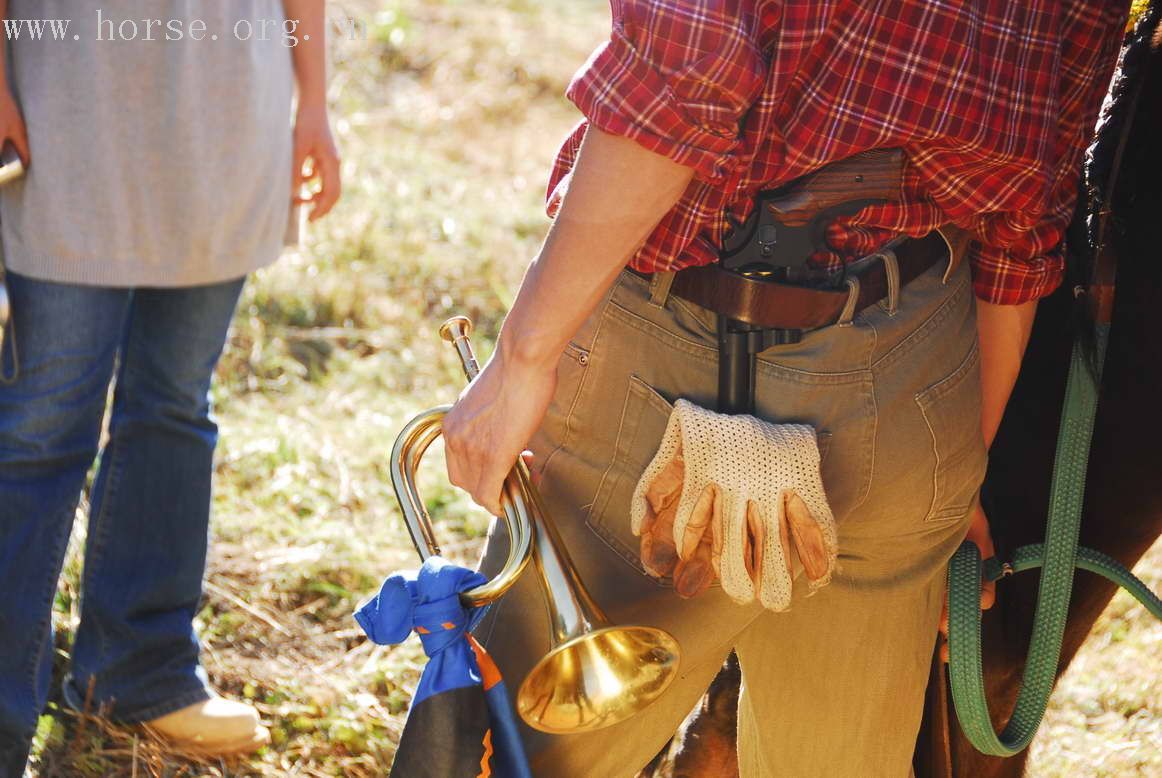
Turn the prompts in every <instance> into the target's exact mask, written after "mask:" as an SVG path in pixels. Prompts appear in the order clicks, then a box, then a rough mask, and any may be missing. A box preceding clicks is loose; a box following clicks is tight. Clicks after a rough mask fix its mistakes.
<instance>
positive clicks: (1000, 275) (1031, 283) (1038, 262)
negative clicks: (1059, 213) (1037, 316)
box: [968, 242, 1065, 305]
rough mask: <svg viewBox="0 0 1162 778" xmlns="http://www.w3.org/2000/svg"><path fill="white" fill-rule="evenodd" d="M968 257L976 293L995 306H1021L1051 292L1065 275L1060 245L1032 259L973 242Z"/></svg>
mask: <svg viewBox="0 0 1162 778" xmlns="http://www.w3.org/2000/svg"><path fill="white" fill-rule="evenodd" d="M968 260H969V262H970V263H971V266H972V284H973V291H974V292H975V293H976V296H977V297H978V298H979V299H981V300H984V301H985V302H986V303H993V304H994V305H1020V304H1022V303H1027V302H1030V301H1032V300H1039V299H1040V298H1042V297H1045V296H1047V295H1049V294H1051V293H1052V292H1053V291H1054V290H1056V289H1057V287H1059V286H1060V285H1061V282H1062V280H1064V278H1065V257H1064V254H1063V252H1062V250H1061V249H1060V248H1057V249H1055V250H1053V251H1051V252H1049V253H1047V254H1043V255H1041V256H1038V257H1033V258H1032V259H1014V258H1013V257H1011V256H1010V255H1009V252H1007V251H1005V250H1004V249H996V248H992V247H989V246H985V245H983V244H981V243H979V242H974V243H973V244H972V249H971V250H970V251H969V254H968Z"/></svg>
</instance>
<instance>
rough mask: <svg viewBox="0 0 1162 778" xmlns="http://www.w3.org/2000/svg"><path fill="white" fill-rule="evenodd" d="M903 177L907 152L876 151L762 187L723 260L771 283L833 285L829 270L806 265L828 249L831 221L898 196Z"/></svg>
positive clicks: (724, 248) (735, 225)
mask: <svg viewBox="0 0 1162 778" xmlns="http://www.w3.org/2000/svg"><path fill="white" fill-rule="evenodd" d="M903 177H904V152H903V150H902V149H876V150H874V151H865V152H863V153H861V154H855V155H854V156H851V157H848V158H846V159H842V160H839V161H838V162H833V163H831V164H830V165H826V166H824V167H822V168H819V169H818V170H816V171H814V172H812V173H808V174H807V175H805V176H801V177H800V178H797V179H795V180H794V181H791V182H789V183H788V184H786V185H784V186H781V187H778V188H777V189H765V190H762V191H760V192H759V193H758V194H756V195H755V198H754V208H752V209H751V213H750V215H749V216H748V217H747V219H746V221H744V222H742V223H732V225H731V229H730V230H728V232H727V234H726V238H725V240H724V242H723V246H722V248H721V249H720V251H719V253H718V258H719V263H720V264H721V266H722V267H724V268H725V269H727V270H732V271H735V272H738V273H743V274H745V275H748V276H752V277H759V278H765V279H768V280H772V281H785V282H788V283H800V284H817V283H829V282H831V281H832V280H833V279H832V278H831V276H830V274H828V273H826V272H825V271H821V270H816V269H813V268H811V267H809V266H808V265H807V260H808V258H810V256H811V255H812V254H814V253H815V252H816V251H826V250H828V246H827V240H826V232H827V225H828V224H830V223H831V222H832V221H834V220H835V219H837V218H839V217H842V216H850V215H852V214H854V213H856V212H857V211H859V210H860V209H861V208H864V207H866V206H868V205H875V204H876V203H883V202H889V201H894V200H897V199H898V198H899V196H900V186H901V184H902V182H903Z"/></svg>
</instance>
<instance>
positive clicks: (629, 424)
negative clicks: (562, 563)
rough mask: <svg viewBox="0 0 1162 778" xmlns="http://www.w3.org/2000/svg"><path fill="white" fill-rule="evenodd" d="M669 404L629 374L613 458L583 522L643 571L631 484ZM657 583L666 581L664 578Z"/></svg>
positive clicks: (656, 440) (654, 444) (657, 438)
mask: <svg viewBox="0 0 1162 778" xmlns="http://www.w3.org/2000/svg"><path fill="white" fill-rule="evenodd" d="M672 409H673V406H672V405H671V404H670V402H669V401H668V400H666V398H664V397H662V395H661V394H659V393H658V392H657V391H656V390H655V389H653V388H652V387H650V386H649V385H648V384H646V382H645V381H642V380H641V379H640V378H638V377H637V376H636V375H635V376H630V379H629V390H628V391H627V392H626V396H625V402H624V403H623V404H622V408H621V420H620V422H619V424H618V429H617V442H616V444H615V445H614V451H613V459H612V460H611V461H610V463H609V467H607V468H606V470H605V473H604V474H603V475H602V477H601V483H600V485H599V486H598V487H597V494H596V496H595V497H594V500H593V505H592V506H591V507H590V509H589V513H588V515H587V517H586V523H587V524H588V525H589V527H590V529H592V530H593V531H594V532H595V533H597V535H598V536H599V537H600V538H601V539H602V540H604V541H605V543H606V544H607V545H609V547H610V548H612V549H613V550H614V551H616V552H617V553H618V555H619V556H621V557H622V559H624V560H625V561H626V563H628V564H629V565H630V566H631V567H633V568H635V569H636V570H638V571H639V572H640V573H641V574H642V575H646V574H647V573H646V571H645V568H643V567H642V564H641V560H640V559H639V557H638V549H639V545H640V544H639V542H638V539H637V538H636V537H635V536H634V534H633V531H632V530H631V529H630V520H629V512H630V511H629V509H630V502H631V500H632V498H633V490H634V487H636V486H637V482H638V479H639V478H641V475H642V473H643V472H644V471H645V469H646V465H648V464H649V463H650V460H651V459H653V457H654V454H655V453H656V452H657V450H658V444H660V443H661V442H662V435H663V434H665V431H666V424H667V422H668V421H669V419H670V411H671V410H672ZM663 583H666V584H668V580H667V581H664V582H663Z"/></svg>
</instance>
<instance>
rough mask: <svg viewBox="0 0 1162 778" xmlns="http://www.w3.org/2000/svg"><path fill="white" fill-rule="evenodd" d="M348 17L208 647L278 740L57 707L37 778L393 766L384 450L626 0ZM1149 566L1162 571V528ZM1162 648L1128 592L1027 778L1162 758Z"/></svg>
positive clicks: (475, 548) (63, 616) (481, 321)
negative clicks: (580, 75) (168, 742)
mask: <svg viewBox="0 0 1162 778" xmlns="http://www.w3.org/2000/svg"><path fill="white" fill-rule="evenodd" d="M330 12H331V13H332V14H334V15H351V16H355V17H358V18H360V19H363V20H365V21H366V22H367V25H368V38H367V40H366V41H362V40H357V41H349V40H336V41H334V43H333V46H332V49H333V51H332V54H333V62H334V73H333V78H332V86H331V94H330V98H331V102H332V105H333V109H334V114H333V116H334V120H335V124H336V130H337V134H338V139H339V142H340V144H341V147H342V151H343V154H344V168H343V172H344V180H345V195H344V199H343V201H342V203H341V204H340V206H339V207H338V209H337V210H336V211H335V213H334V214H333V215H332V216H331V217H330V218H329V219H328V220H326V221H325V222H324V223H322V224H320V225H319V226H318V227H317V228H313V229H312V230H311V231H310V233H309V235H308V238H307V241H306V244H305V247H304V248H303V250H301V251H300V252H298V253H296V254H294V255H290V256H287V257H284V258H283V259H282V261H281V262H279V263H278V264H277V265H274V266H272V267H270V268H268V269H266V270H263V271H261V272H260V273H258V274H257V275H256V276H255V277H254V279H253V281H252V282H251V283H250V284H249V286H248V288H247V291H246V293H245V297H244V300H243V302H242V305H241V307H240V309H239V312H238V315H237V318H236V320H235V322H234V327H233V330H232V332H231V335H230V342H229V345H228V348H227V351H226V354H225V357H224V358H223V360H222V364H221V367H220V370H219V376H218V378H219V380H218V384H217V387H216V389H215V402H216V407H217V413H218V416H219V420H220V424H221V427H222V442H221V445H220V448H219V456H218V464H217V473H216V476H217V489H216V495H215V504H214V513H215V519H214V541H213V547H212V555H211V556H212V559H211V568H210V572H209V585H208V587H207V592H206V598H205V602H204V605H203V608H202V610H201V612H200V614H199V615H198V627H199V630H200V634H201V636H202V645H203V658H204V662H205V666H206V669H207V670H208V672H209V674H210V676H211V678H212V680H213V682H214V684H215V686H216V687H217V688H218V689H220V690H222V691H223V692H224V693H226V694H229V695H233V696H236V697H238V698H244V699H247V700H249V701H252V702H253V703H254V704H255V705H256V706H257V707H258V708H259V710H260V711H261V713H262V715H263V718H264V720H265V721H266V722H268V724H269V725H270V726H271V729H272V733H273V743H272V745H271V746H270V747H269V748H267V749H265V750H264V751H263V752H261V753H259V754H257V755H255V756H254V757H252V758H248V759H244V760H241V761H236V762H234V763H231V764H226V763H221V762H205V761H199V760H197V759H191V758H189V757H188V756H186V755H182V754H176V753H172V752H169V751H167V750H165V749H164V748H162V747H160V746H159V745H157V744H156V743H155V742H154V741H152V740H151V739H150V738H148V737H147V736H146V735H144V734H143V733H140V732H138V731H136V730H131V729H125V728H118V727H112V726H109V725H107V724H105V723H103V722H101V721H100V720H99V719H96V718H94V717H92V716H78V715H74V714H71V713H69V712H67V711H65V710H63V709H62V708H61V707H60V706H59V704H58V703H57V702H54V703H53V704H52V706H51V707H50V709H49V711H48V712H47V713H46V715H45V716H44V717H43V718H42V720H41V727H40V731H39V734H38V738H37V749H36V750H37V761H36V765H37V766H36V770H37V772H38V773H39V775H42V776H67V777H68V778H73V777H74V776H92V777H96V776H102V777H104V776H147V775H152V776H166V777H167V778H171V777H172V778H176V777H177V776H227V775H229V776H350V777H351V778H360V777H361V776H379V775H383V774H385V773H386V771H387V768H388V766H389V765H390V763H391V758H392V754H393V752H394V749H395V744H396V743H397V742H398V739H399V734H400V731H401V728H402V725H403V720H404V716H405V714H406V711H407V705H408V701H409V699H410V696H411V692H412V690H413V689H414V687H415V684H416V680H417V678H418V675H419V671H420V669H421V666H422V653H421V652H420V650H419V647H418V644H417V643H416V641H415V640H414V639H413V640H410V641H408V642H407V643H404V644H403V645H401V646H398V647H395V648H381V647H376V646H374V645H373V644H371V643H369V642H368V641H366V640H365V639H364V638H363V637H362V635H361V633H360V632H359V630H358V628H357V627H356V625H355V622H354V621H353V620H352V618H351V613H352V611H353V610H354V608H355V606H356V604H357V603H358V601H359V600H360V599H362V598H363V597H365V596H367V595H368V594H370V593H371V592H373V591H374V590H375V589H376V588H377V586H378V584H379V582H380V580H381V579H382V577H383V576H384V575H386V574H387V573H390V572H392V571H394V570H397V569H400V568H403V567H406V566H411V565H414V551H413V550H412V548H411V544H410V541H409V540H408V538H407V537H406V535H405V534H404V532H403V530H402V526H401V522H400V517H399V514H398V511H397V509H396V505H395V498H394V496H393V494H392V492H391V488H390V485H389V479H388V477H387V468H386V460H387V456H388V453H389V450H390V447H391V444H392V442H393V440H394V438H395V435H396V433H397V432H398V430H399V429H400V427H402V426H403V424H404V422H405V421H406V420H407V419H408V418H409V417H410V416H411V415H412V414H413V413H415V412H416V411H418V410H420V409H422V408H426V407H429V406H431V405H435V404H439V403H444V402H450V401H451V400H452V399H454V398H455V396H456V393H457V392H458V391H459V388H460V386H461V384H462V379H461V377H460V374H459V369H458V367H457V366H456V364H455V362H454V359H453V357H452V355H451V354H450V353H449V352H448V351H447V347H446V346H445V345H444V344H443V343H441V342H440V340H439V339H438V338H437V337H436V328H437V327H438V325H439V323H440V322H441V321H442V320H443V319H444V318H446V317H447V316H449V315H451V314H453V313H466V314H468V315H469V316H471V317H472V318H473V320H474V321H475V322H476V325H477V333H476V335H475V340H476V344H477V348H478V350H479V351H481V352H482V353H483V354H487V352H488V351H489V350H490V349H491V345H492V342H493V340H494V338H495V334H496V329H497V326H498V324H499V322H500V319H501V317H502V315H503V312H504V311H505V310H506V308H507V306H508V305H509V303H510V302H511V298H512V294H513V292H514V290H515V288H516V286H517V284H518V283H519V280H520V276H521V273H522V271H523V267H524V265H525V263H526V261H527V260H528V258H529V257H530V256H531V255H532V254H533V252H534V251H535V249H536V247H537V245H538V243H539V241H540V239H541V237H542V235H543V233H544V230H545V228H546V226H547V221H546V219H545V217H544V214H543V206H542V202H543V192H544V186H545V182H546V179H547V170H548V165H549V162H550V160H551V159H552V155H553V153H554V151H555V148H556V145H557V143H558V142H559V141H560V139H561V138H562V137H563V136H564V135H565V133H566V132H567V131H568V129H569V128H570V127H571V125H572V124H573V122H574V121H575V120H576V118H577V114H576V111H575V109H573V108H572V107H571V106H570V105H569V104H568V103H567V102H566V101H565V100H564V98H563V97H562V93H563V91H564V87H565V85H566V84H567V83H568V79H569V77H570V76H571V74H572V73H573V71H574V70H575V69H576V68H577V67H578V66H579V65H580V63H581V62H583V61H584V59H585V58H586V57H587V56H588V54H589V52H590V51H591V49H592V47H593V46H594V45H595V44H596V43H597V42H598V41H599V40H601V39H602V37H603V36H604V33H605V29H606V26H607V24H608V21H607V13H608V12H607V8H606V4H605V3H604V2H601V0H542V1H541V2H532V0H478V1H477V2H467V0H442V1H438V2H437V1H435V0H358V1H355V0H350V1H349V2H345V3H332V4H330ZM440 459H441V457H440V453H439V452H438V451H433V452H432V454H431V455H430V461H431V466H430V467H428V468H427V469H426V472H425V474H424V478H423V483H422V486H423V487H424V488H425V491H424V494H425V495H426V499H427V501H428V503H429V504H430V505H431V506H432V507H433V508H438V510H439V515H440V517H441V518H440V531H441V533H442V537H444V538H445V539H447V541H448V542H447V543H446V545H447V546H448V547H449V549H450V551H451V553H452V555H453V556H455V557H458V558H459V559H462V560H464V561H470V560H472V559H473V558H474V557H475V556H476V554H477V553H478V552H479V549H480V546H481V544H482V538H483V534H484V531H485V529H486V526H487V517H486V516H484V515H482V513H481V512H479V511H477V510H476V509H474V508H473V507H472V506H471V505H470V504H469V502H468V501H467V500H466V498H464V497H463V496H462V495H461V494H459V493H457V492H456V491H454V490H453V489H451V488H450V487H448V486H447V485H445V484H444V483H443V480H442V479H441V478H440ZM83 509H84V506H83V505H82V512H83ZM83 532H84V523H83V522H78V523H77V531H76V536H75V537H74V539H73V546H72V550H71V551H70V555H69V558H68V562H67V564H66V570H65V576H64V584H63V586H62V590H61V594H60V596H59V597H58V599H57V606H56V612H55V622H56V626H57V628H58V659H59V660H60V661H59V662H58V665H59V666H60V667H63V666H64V663H65V659H66V657H67V651H68V646H69V641H70V636H71V633H72V630H73V628H74V627H75V625H76V622H77V616H78V613H77V606H78V596H77V581H78V580H79V572H80V567H81V559H80V555H79V549H80V547H81V544H82V542H83ZM1140 572H1142V573H1143V574H1145V575H1146V576H1147V577H1149V578H1151V579H1152V583H1153V585H1154V586H1155V587H1157V586H1158V585H1159V583H1160V577H1162V547H1159V548H1155V550H1154V551H1153V552H1152V554H1151V555H1150V557H1148V559H1147V560H1145V561H1144V562H1143V565H1142V567H1141V568H1140ZM1160 644H1162V628H1160V627H1159V625H1157V624H1155V623H1153V622H1151V621H1150V620H1149V619H1148V618H1147V617H1145V616H1143V615H1142V613H1141V609H1140V608H1137V609H1136V608H1135V607H1131V606H1130V605H1129V604H1128V603H1126V602H1125V601H1124V600H1123V599H1118V600H1115V602H1114V604H1113V605H1112V606H1111V608H1110V611H1109V612H1108V613H1107V614H1106V616H1105V617H1103V620H1102V622H1101V623H1100V624H1099V625H1098V627H1097V629H1096V630H1095V633H1094V636H1093V637H1092V638H1091V640H1090V642H1089V644H1088V646H1087V648H1086V650H1085V652H1084V653H1083V654H1082V656H1081V657H1079V659H1078V661H1077V662H1076V663H1075V665H1074V667H1073V668H1072V669H1071V670H1070V673H1069V674H1068V675H1067V677H1066V679H1065V681H1064V682H1063V683H1062V685H1061V688H1060V690H1059V692H1058V694H1057V695H1056V697H1055V698H1054V703H1053V708H1052V710H1051V712H1050V716H1049V719H1048V722H1047V725H1046V728H1045V730H1044V731H1043V733H1042V735H1041V737H1040V738H1039V739H1038V740H1037V742H1036V743H1035V745H1034V759H1033V763H1032V766H1031V774H1033V775H1036V776H1041V777H1043V778H1052V777H1056V776H1067V775H1068V776H1076V775H1098V774H1108V775H1151V774H1153V775H1158V774H1162V762H1160V761H1159V754H1158V751H1159V749H1158V743H1159V738H1160V736H1162V723H1160V722H1162V687H1160V686H1159V680H1158V679H1159V678H1162V651H1160V650H1159V647H1160ZM58 669H59V668H58ZM1102 771H1104V773H1103V772H1102ZM1135 771H1137V772H1135Z"/></svg>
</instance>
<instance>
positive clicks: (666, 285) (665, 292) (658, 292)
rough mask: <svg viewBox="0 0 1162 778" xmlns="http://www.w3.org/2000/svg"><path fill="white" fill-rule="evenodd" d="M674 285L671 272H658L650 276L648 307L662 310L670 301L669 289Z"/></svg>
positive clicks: (672, 272)
mask: <svg viewBox="0 0 1162 778" xmlns="http://www.w3.org/2000/svg"><path fill="white" fill-rule="evenodd" d="M673 285H674V271H673V270H659V271H657V272H655V273H654V274H653V275H652V276H650V305H653V306H655V307H657V308H662V307H664V306H665V305H666V300H668V299H670V287H671V286H673Z"/></svg>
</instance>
